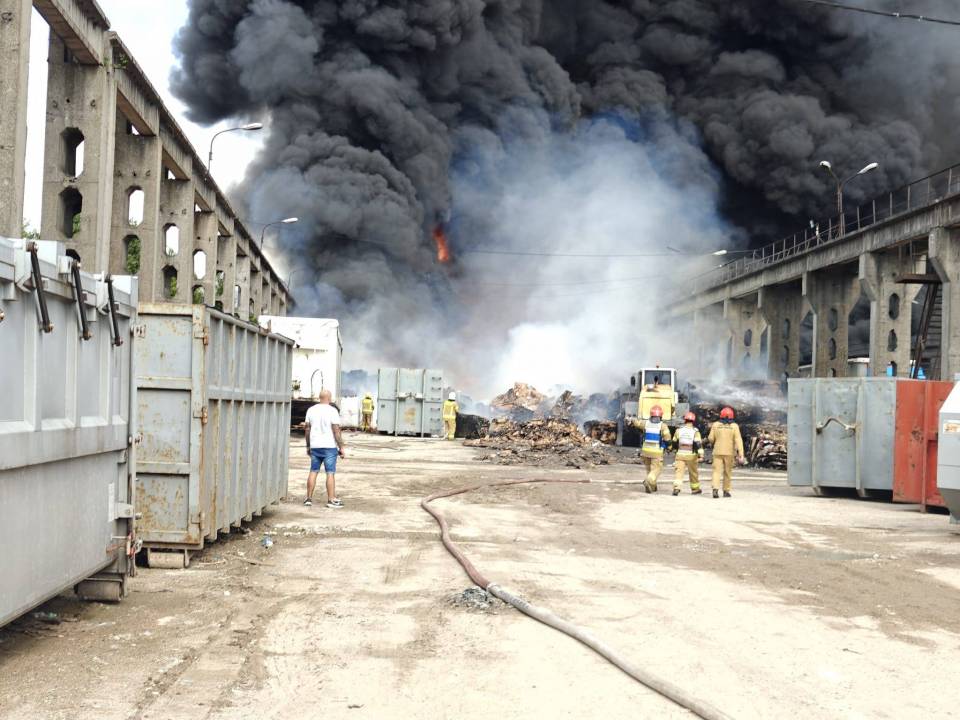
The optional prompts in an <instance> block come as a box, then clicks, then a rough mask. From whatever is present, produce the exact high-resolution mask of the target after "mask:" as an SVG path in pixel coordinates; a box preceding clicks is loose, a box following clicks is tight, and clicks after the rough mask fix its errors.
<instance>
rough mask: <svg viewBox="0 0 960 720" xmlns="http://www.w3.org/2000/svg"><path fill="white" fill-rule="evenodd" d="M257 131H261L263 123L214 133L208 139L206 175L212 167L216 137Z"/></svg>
mask: <svg viewBox="0 0 960 720" xmlns="http://www.w3.org/2000/svg"><path fill="white" fill-rule="evenodd" d="M257 130H263V123H258V122H257V123H248V124H246V125H238V126H237V127H232V128H227V129H226V130H221V131H220V132H218V133H214V134H213V137H212V138H210V153H209V154H208V155H207V175H209V174H210V172H211V168H212V167H213V141H214V140H216V139H217V138H218V137H220V136H221V135H223V134H224V133H228V132H237V131H243V132H256V131H257Z"/></svg>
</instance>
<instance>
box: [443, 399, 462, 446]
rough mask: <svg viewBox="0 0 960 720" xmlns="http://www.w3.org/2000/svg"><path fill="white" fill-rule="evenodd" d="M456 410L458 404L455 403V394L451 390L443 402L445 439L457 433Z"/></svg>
mask: <svg viewBox="0 0 960 720" xmlns="http://www.w3.org/2000/svg"><path fill="white" fill-rule="evenodd" d="M458 412H460V406H459V405H457V394H456V393H455V392H452V393H450V395H448V396H447V399H446V402H444V403H443V430H444V434H445V435H446V436H447V440H453V438H454V437H455V436H456V434H457V413H458Z"/></svg>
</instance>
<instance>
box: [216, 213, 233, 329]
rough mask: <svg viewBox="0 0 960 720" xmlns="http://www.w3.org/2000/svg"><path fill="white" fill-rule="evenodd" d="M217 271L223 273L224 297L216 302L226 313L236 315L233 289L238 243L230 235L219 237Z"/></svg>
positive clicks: (218, 298)
mask: <svg viewBox="0 0 960 720" xmlns="http://www.w3.org/2000/svg"><path fill="white" fill-rule="evenodd" d="M218 226H219V223H218ZM220 232H223V228H220ZM217 271H218V272H222V273H223V295H221V296H219V297H217V298H216V300H219V301H220V302H222V303H223V311H224V312H227V313H234V312H236V308H235V307H234V306H233V287H234V285H236V284H237V241H236V240H235V239H234V238H233V237H231V236H230V235H218V236H217Z"/></svg>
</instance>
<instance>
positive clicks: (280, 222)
mask: <svg viewBox="0 0 960 720" xmlns="http://www.w3.org/2000/svg"><path fill="white" fill-rule="evenodd" d="M295 222H300V218H297V217H288V218H284V219H283V220H274V221H273V222H270V223H267V224H266V225H264V226H263V230H261V231H260V249H261V250H263V241H264V236H265V235H266V232H267V228H269V227H273V226H274V225H292V224H293V223H295Z"/></svg>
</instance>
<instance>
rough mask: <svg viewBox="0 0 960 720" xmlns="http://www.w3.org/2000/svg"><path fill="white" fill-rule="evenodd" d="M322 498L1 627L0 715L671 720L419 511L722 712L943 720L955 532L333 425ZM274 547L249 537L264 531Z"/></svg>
mask: <svg viewBox="0 0 960 720" xmlns="http://www.w3.org/2000/svg"><path fill="white" fill-rule="evenodd" d="M348 441H349V443H350V446H351V447H350V451H351V457H350V458H349V459H348V460H346V461H344V462H342V465H341V468H340V469H341V473H340V476H339V477H340V481H341V485H340V487H341V496H342V497H343V499H344V502H345V503H346V508H345V509H343V510H328V509H326V508H325V507H324V506H323V504H322V503H318V504H317V505H314V507H313V508H305V507H304V506H303V505H302V504H301V501H302V498H303V489H304V481H305V468H306V464H307V463H306V461H307V458H306V455H305V454H304V452H303V449H302V445H301V442H302V441H299V440H298V441H296V444H293V445H291V459H292V460H291V474H290V495H289V497H288V499H287V500H286V501H284V502H282V503H281V504H280V505H279V506H278V507H276V508H273V509H271V511H270V512H268V513H267V514H265V515H264V517H263V518H261V519H259V520H257V521H255V522H254V523H253V524H251V525H250V527H249V530H250V532H249V534H245V533H240V532H237V533H234V534H232V535H231V536H230V537H228V538H226V539H223V540H221V541H219V542H217V543H214V544H212V545H210V546H208V547H207V549H206V550H205V551H204V552H202V553H199V554H197V555H196V556H195V557H194V559H193V563H192V565H191V567H190V568H189V569H188V570H177V571H175V570H150V569H145V568H142V569H140V570H139V573H138V576H137V577H136V578H134V579H133V580H132V581H131V589H132V593H131V595H130V596H129V597H128V598H127V599H126V600H125V601H124V602H123V603H121V604H119V605H105V604H84V603H80V602H78V601H77V600H75V599H74V598H73V597H72V596H70V595H63V596H61V597H59V598H57V599H55V600H53V601H52V602H50V603H48V604H47V605H45V606H44V607H42V608H40V611H41V612H43V613H56V617H55V618H49V619H50V620H55V621H59V624H50V623H48V622H43V621H42V620H41V619H40V618H38V617H36V616H34V615H32V614H31V615H28V616H27V617H25V618H23V619H21V620H18V621H16V622H14V623H13V624H11V625H9V626H7V627H6V628H4V629H3V630H0V717H2V718H4V719H14V718H16V719H17V720H19V719H20V718H23V719H25V720H26V719H29V720H36V719H37V718H57V719H59V718H63V719H67V718H69V719H70V720H75V719H76V720H132V719H138V720H139V719H143V720H146V719H150V720H153V719H156V720H180V719H183V720H187V719H188V718H189V719H190V720H198V719H206V718H210V719H217V720H221V719H222V720H226V719H228V718H283V719H284V720H296V719H299V718H304V719H306V718H319V717H323V718H330V719H337V718H350V719H360V718H466V717H480V716H484V717H497V718H507V719H509V718H644V717H649V718H684V717H690V715H689V714H688V713H686V712H685V711H683V710H680V709H678V708H677V707H676V706H674V705H672V704H671V703H670V702H668V701H666V700H665V699H663V698H662V697H660V696H658V695H656V694H655V693H653V692H652V691H649V690H647V689H645V688H644V687H642V686H640V685H638V684H637V683H635V682H634V681H633V680H631V679H630V678H628V677H627V676H626V675H624V674H623V673H621V672H620V671H618V670H617V669H615V668H614V667H612V666H611V665H609V664H607V663H606V662H605V661H604V660H602V659H600V658H599V657H598V656H596V655H595V654H593V653H592V652H590V651H589V650H587V649H586V648H585V647H583V646H581V645H579V644H578V643H576V642H575V641H573V640H571V639H569V638H567V637H566V636H563V635H561V634H559V633H557V632H555V631H553V630H551V629H549V628H546V627H544V626H541V625H539V624H538V623H536V622H535V621H533V620H530V619H528V618H526V617H525V616H523V615H521V614H519V613H517V612H516V611H514V610H512V609H510V608H507V607H503V606H494V607H492V608H490V609H486V610H482V609H476V608H471V607H464V606H462V605H459V604H457V603H456V602H454V598H456V597H457V596H458V595H459V594H460V593H462V592H463V591H464V590H465V589H466V588H467V587H468V586H469V581H468V580H467V578H466V576H465V575H464V574H463V572H462V571H461V569H460V567H459V566H458V565H457V564H456V563H455V562H454V561H453V560H452V558H451V557H450V556H449V555H448V554H447V553H446V551H445V550H444V549H443V548H442V546H441V545H440V543H439V542H438V540H437V528H436V526H435V524H434V521H433V520H432V518H430V517H429V516H428V515H426V514H425V513H424V512H423V511H422V510H421V509H420V507H419V500H420V498H421V497H423V496H425V495H427V494H429V493H431V492H434V491H436V490H438V489H441V488H449V487H455V486H459V485H463V484H468V483H472V482H477V481H483V480H495V479H507V478H542V477H549V478H589V479H590V480H591V481H592V482H591V484H585V485H537V486H519V487H513V488H509V489H501V490H483V491H479V492H475V493H473V494H471V495H467V496H461V497H459V498H456V499H450V500H442V501H438V503H437V505H438V506H439V507H440V508H441V509H442V510H443V511H444V513H445V514H446V515H447V516H448V518H449V520H450V522H451V525H452V529H453V534H454V537H455V539H457V540H458V541H460V542H461V543H462V547H463V548H464V549H465V551H466V552H467V553H468V555H469V556H470V557H471V558H472V559H473V560H474V562H475V563H476V564H477V565H478V566H479V567H480V569H481V570H483V571H484V572H485V573H486V574H487V575H488V576H490V577H491V578H493V579H495V580H496V581H497V582H499V583H500V584H501V585H503V586H504V587H506V588H509V589H511V590H513V591H515V592H519V593H520V594H522V595H524V596H525V597H527V598H528V599H529V600H531V601H532V602H535V603H539V604H541V605H543V606H545V607H548V608H550V609H552V610H553V611H554V612H556V613H558V614H559V615H561V616H563V617H566V618H567V619H569V620H571V621H573V622H576V623H578V624H581V625H583V626H586V627H589V628H590V629H591V630H592V631H593V632H594V633H595V634H596V635H597V636H599V637H600V638H602V639H604V640H606V641H607V642H608V643H610V644H612V645H613V646H614V647H616V648H618V649H619V650H620V651H621V652H622V653H623V654H624V655H626V656H627V657H629V658H631V659H632V660H633V661H634V662H636V663H638V664H640V665H642V666H644V667H647V668H649V669H651V670H652V671H655V672H657V673H659V674H661V675H662V676H664V677H666V678H668V679H670V680H672V681H673V682H675V683H677V684H679V685H681V686H683V687H685V688H687V689H688V690H689V691H690V692H692V693H694V694H696V695H698V696H700V697H702V698H704V699H706V700H708V701H709V702H711V703H713V704H714V705H715V706H717V707H719V708H720V709H722V710H724V711H725V712H727V713H728V714H730V715H731V716H732V717H735V718H795V717H803V718H897V719H902V718H934V717H936V718H949V717H956V716H957V715H958V712H960V711H958V705H957V702H956V697H957V680H956V672H957V667H958V666H960V535H955V534H952V533H951V532H950V530H949V527H948V522H947V518H946V517H945V516H943V515H935V514H929V515H924V514H921V513H920V512H918V511H917V509H916V508H914V507H909V506H896V505H890V504H885V503H880V502H864V501H859V500H856V499H852V498H836V499H834V498H831V499H825V498H815V497H813V496H812V494H811V493H810V492H809V491H805V490H800V489H791V488H788V487H787V485H786V482H785V478H784V476H783V475H782V474H777V473H764V472H757V471H743V472H740V473H739V475H738V476H737V477H736V479H735V486H734V497H733V498H732V499H730V500H725V499H720V500H714V499H712V498H710V497H709V495H704V496H691V495H689V494H688V492H687V491H685V492H684V494H683V495H682V496H681V497H672V496H671V495H670V492H669V482H666V483H663V482H662V484H661V488H660V493H659V494H657V495H646V494H644V493H643V492H642V490H641V489H640V486H639V485H638V484H636V483H637V482H638V481H639V479H640V475H639V473H640V470H639V468H638V467H637V466H635V465H614V466H608V467H601V468H596V469H591V470H557V469H550V470H545V469H539V468H532V467H521V466H516V467H513V466H512V467H506V468H505V467H499V466H494V465H490V464H485V463H481V462H478V461H477V460H475V457H476V454H477V453H476V451H474V450H471V449H470V448H465V447H463V446H462V445H460V443H459V442H457V443H446V442H442V441H419V440H412V439H393V438H386V437H374V436H359V435H356V434H354V435H350V436H348ZM268 533H269V537H270V538H271V539H272V540H273V546H272V547H270V548H264V547H263V546H262V544H261V541H262V539H263V537H264V536H265V534H268Z"/></svg>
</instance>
